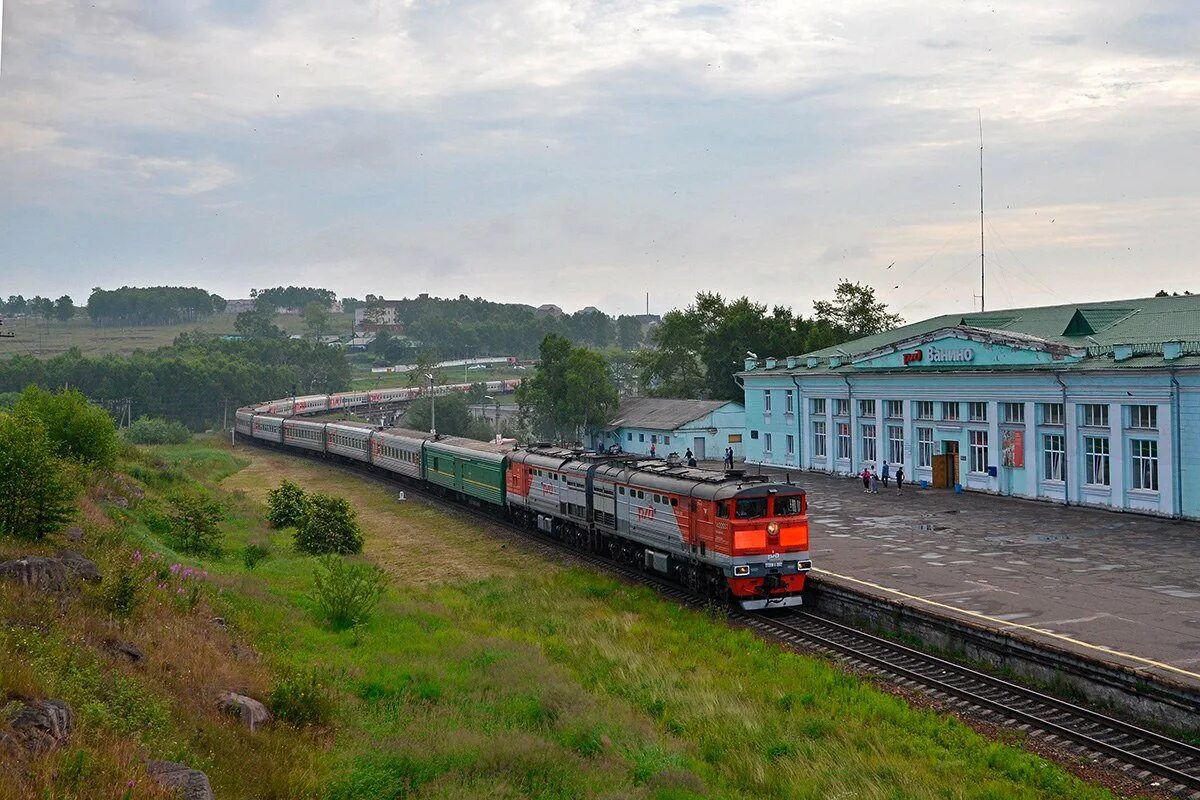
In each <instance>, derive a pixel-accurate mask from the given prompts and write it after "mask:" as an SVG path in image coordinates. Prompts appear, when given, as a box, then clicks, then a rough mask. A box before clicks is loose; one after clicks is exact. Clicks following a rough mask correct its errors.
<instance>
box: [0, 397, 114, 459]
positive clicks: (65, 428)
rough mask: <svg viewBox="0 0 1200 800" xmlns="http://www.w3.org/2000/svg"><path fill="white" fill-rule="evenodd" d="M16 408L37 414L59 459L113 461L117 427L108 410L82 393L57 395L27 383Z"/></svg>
mask: <svg viewBox="0 0 1200 800" xmlns="http://www.w3.org/2000/svg"><path fill="white" fill-rule="evenodd" d="M15 410H17V411H25V412H28V413H29V414H32V415H33V416H35V417H37V418H38V419H40V420H41V421H42V423H43V424H45V426H46V431H47V434H48V435H49V437H50V443H51V446H52V447H53V448H54V453H55V455H57V456H59V457H60V458H71V459H75V460H76V461H81V462H83V463H85V464H92V465H94V466H98V467H109V466H112V465H113V463H114V462H115V461H116V460H117V453H118V452H119V451H120V442H119V441H118V439H117V426H116V425H115V424H114V423H113V420H112V417H110V416H109V415H108V412H107V411H105V410H104V409H102V408H99V407H98V406H94V405H92V404H91V403H89V402H88V401H87V398H86V397H84V396H83V393H82V392H79V391H76V390H73V389H72V390H68V391H65V392H60V393H58V394H55V393H52V392H47V391H46V390H45V389H40V388H38V387H36V386H30V387H28V388H27V389H25V391H24V392H22V393H21V399H20V400H18V401H17V405H16V409H15Z"/></svg>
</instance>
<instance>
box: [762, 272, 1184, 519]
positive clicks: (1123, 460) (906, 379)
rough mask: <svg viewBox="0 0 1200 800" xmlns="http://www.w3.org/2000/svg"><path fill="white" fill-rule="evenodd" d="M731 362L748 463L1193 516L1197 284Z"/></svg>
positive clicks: (969, 317)
mask: <svg viewBox="0 0 1200 800" xmlns="http://www.w3.org/2000/svg"><path fill="white" fill-rule="evenodd" d="M739 376H740V378H741V379H742V381H743V382H744V386H745V393H746V417H747V427H748V429H749V430H748V435H749V439H748V440H747V443H746V444H747V453H746V458H747V460H748V461H750V462H752V463H754V462H758V463H762V464H769V465H772V466H780V467H797V468H801V469H811V470H819V471H822V472H832V473H837V474H843V475H846V474H854V473H858V472H861V471H862V469H863V468H864V467H868V468H873V469H876V470H882V468H883V464H884V462H885V461H886V462H887V463H888V467H889V470H890V472H891V474H892V475H894V474H895V471H896V469H897V467H903V468H904V473H905V477H906V479H907V480H908V481H910V482H924V483H925V484H927V485H929V486H933V487H942V488H956V487H961V488H962V489H966V490H975V491H981V492H990V493H993V494H1002V495H1013V496H1017V497H1027V498H1030V499H1040V500H1048V501H1052V502H1058V503H1063V502H1066V503H1069V504H1071V505H1089V506H1099V507H1104V508H1112V509H1121V510H1126V511H1140V512H1145V513H1151V514H1160V515H1164V516H1175V517H1178V516H1182V517H1188V518H1192V519H1196V518H1200V297H1197V296H1190V297H1189V296H1183V297H1152V298H1144V299H1139V300H1119V301H1111V302H1103V303H1078V304H1070V305H1060V306H1043V307H1037V308H1015V309H1006V310H997V311H991V310H989V311H987V312H986V313H984V312H979V313H968V314H948V315H945V316H941V317H934V318H933V319H928V320H925V321H923V322H916V323H913V324H911V325H905V326H904V327H901V328H897V329H896V330H893V331H888V332H886V333H880V334H876V335H874V336H867V337H865V338H862V339H856V340H854V341H851V342H846V343H845V344H842V345H840V346H837V347H829V348H826V349H824V350H817V351H815V352H812V353H806V354H803V355H799V356H789V357H787V358H767V359H765V360H764V361H758V360H755V359H750V360H747V361H746V364H745V370H744V371H743V372H741V373H739ZM931 502H932V501H931Z"/></svg>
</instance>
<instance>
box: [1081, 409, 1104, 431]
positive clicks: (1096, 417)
mask: <svg viewBox="0 0 1200 800" xmlns="http://www.w3.org/2000/svg"><path fill="white" fill-rule="evenodd" d="M1082 409H1083V425H1084V427H1089V428H1107V427H1108V406H1107V405H1105V404H1104V403H1084V404H1083V406H1082Z"/></svg>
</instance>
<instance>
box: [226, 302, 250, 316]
mask: <svg viewBox="0 0 1200 800" xmlns="http://www.w3.org/2000/svg"><path fill="white" fill-rule="evenodd" d="M253 310H254V301H253V300H252V299H250V298H246V299H244V300H226V301H225V313H226V314H241V313H242V312H243V311H253Z"/></svg>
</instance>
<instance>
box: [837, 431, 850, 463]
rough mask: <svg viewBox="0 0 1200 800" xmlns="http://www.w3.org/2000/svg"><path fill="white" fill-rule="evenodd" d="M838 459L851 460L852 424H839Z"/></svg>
mask: <svg viewBox="0 0 1200 800" xmlns="http://www.w3.org/2000/svg"><path fill="white" fill-rule="evenodd" d="M837 457H838V458H841V459H848V458H850V423H848V422H839V423H838V424H837Z"/></svg>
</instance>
